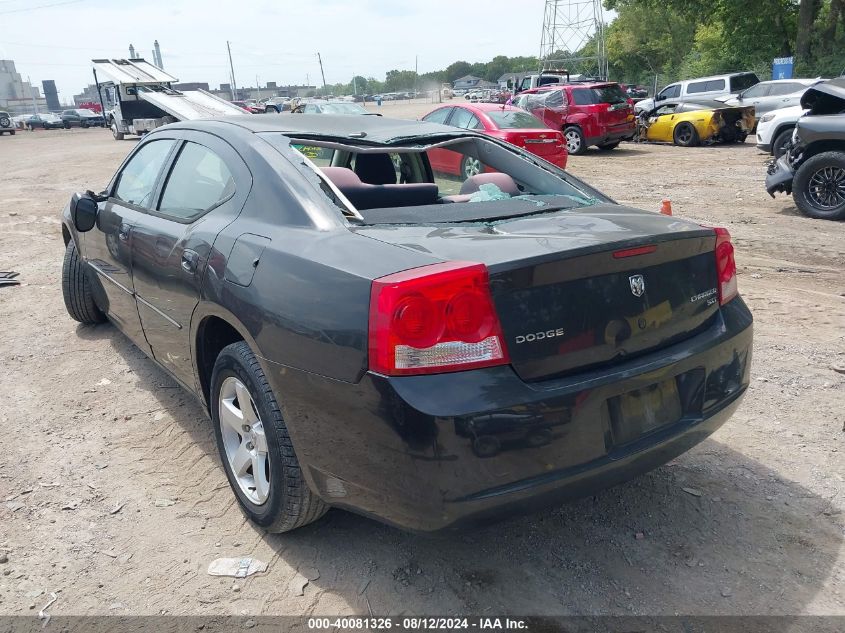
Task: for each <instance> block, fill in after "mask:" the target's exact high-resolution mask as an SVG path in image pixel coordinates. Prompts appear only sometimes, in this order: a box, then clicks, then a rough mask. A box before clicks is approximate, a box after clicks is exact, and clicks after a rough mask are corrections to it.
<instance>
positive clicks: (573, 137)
mask: <svg viewBox="0 0 845 633" xmlns="http://www.w3.org/2000/svg"><path fill="white" fill-rule="evenodd" d="M563 138H564V140H566V151H567V152H569V153H570V154H575V155H576V156H577V155H578V154H583V153H584V152H586V151H587V146H586V145H585V144H584V133H583V132H582V131H581V128H579V127H577V126H575V125H569V126H567V127H565V128H563Z"/></svg>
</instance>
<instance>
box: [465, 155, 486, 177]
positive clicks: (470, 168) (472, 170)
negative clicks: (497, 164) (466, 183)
mask: <svg viewBox="0 0 845 633" xmlns="http://www.w3.org/2000/svg"><path fill="white" fill-rule="evenodd" d="M483 171H484V165H482V164H481V161H480V160H478V159H477V158H473V157H472V156H464V159H463V160H462V161H461V177H462V178H463V179H464V180H466V179H467V178H472V177H473V176H477V175H478V174H480V173H481V172H483Z"/></svg>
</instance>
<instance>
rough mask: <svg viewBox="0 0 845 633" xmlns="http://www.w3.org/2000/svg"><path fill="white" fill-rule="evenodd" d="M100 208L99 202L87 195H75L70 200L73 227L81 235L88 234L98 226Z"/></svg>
mask: <svg viewBox="0 0 845 633" xmlns="http://www.w3.org/2000/svg"><path fill="white" fill-rule="evenodd" d="M99 210H100V207H99V205H98V204H97V201H96V200H95V199H94V198H92V197H90V196H88V195H87V194H82V195H80V194H78V193H75V194H73V198H71V199H70V217H71V218H73V225H74V226H75V227H76V230H77V231H79V232H80V233H86V232H88V231H90V230H91V229H93V228H94V226H95V225H96V224H97V213H98V212H99Z"/></svg>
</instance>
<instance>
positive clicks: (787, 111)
mask: <svg viewBox="0 0 845 633" xmlns="http://www.w3.org/2000/svg"><path fill="white" fill-rule="evenodd" d="M804 112H805V110H804V108H802V107H801V106H792V107H790V108H781V109H779V110H773V111H772V112H768V113H766V114H764V115H763V116H761V117H760V121H759V122H758V123H757V149H760V150H763V151H764V152H766V153H768V154H771V155H772V156H774V157H775V159H778V158H780V157H781V156H782V155H783V154H784V152H785V151H786V144H787V143H789V141H790V140H791V139H792V130H794V129H795V124H796V123H797V122H798V119H799V118H800V117H801V115H802V114H804Z"/></svg>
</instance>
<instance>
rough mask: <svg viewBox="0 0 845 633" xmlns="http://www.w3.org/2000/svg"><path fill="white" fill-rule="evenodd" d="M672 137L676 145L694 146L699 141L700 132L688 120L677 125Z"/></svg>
mask: <svg viewBox="0 0 845 633" xmlns="http://www.w3.org/2000/svg"><path fill="white" fill-rule="evenodd" d="M672 139H673V140H674V141H675V145H679V146H681V147H694V146H695V145H698V143H699V139H698V132H697V131H696V130H695V128H694V127H693V125H692V123H687V122H686V121H684V122H683V123H678V125H676V126H675V129H674V130H673V131H672Z"/></svg>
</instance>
